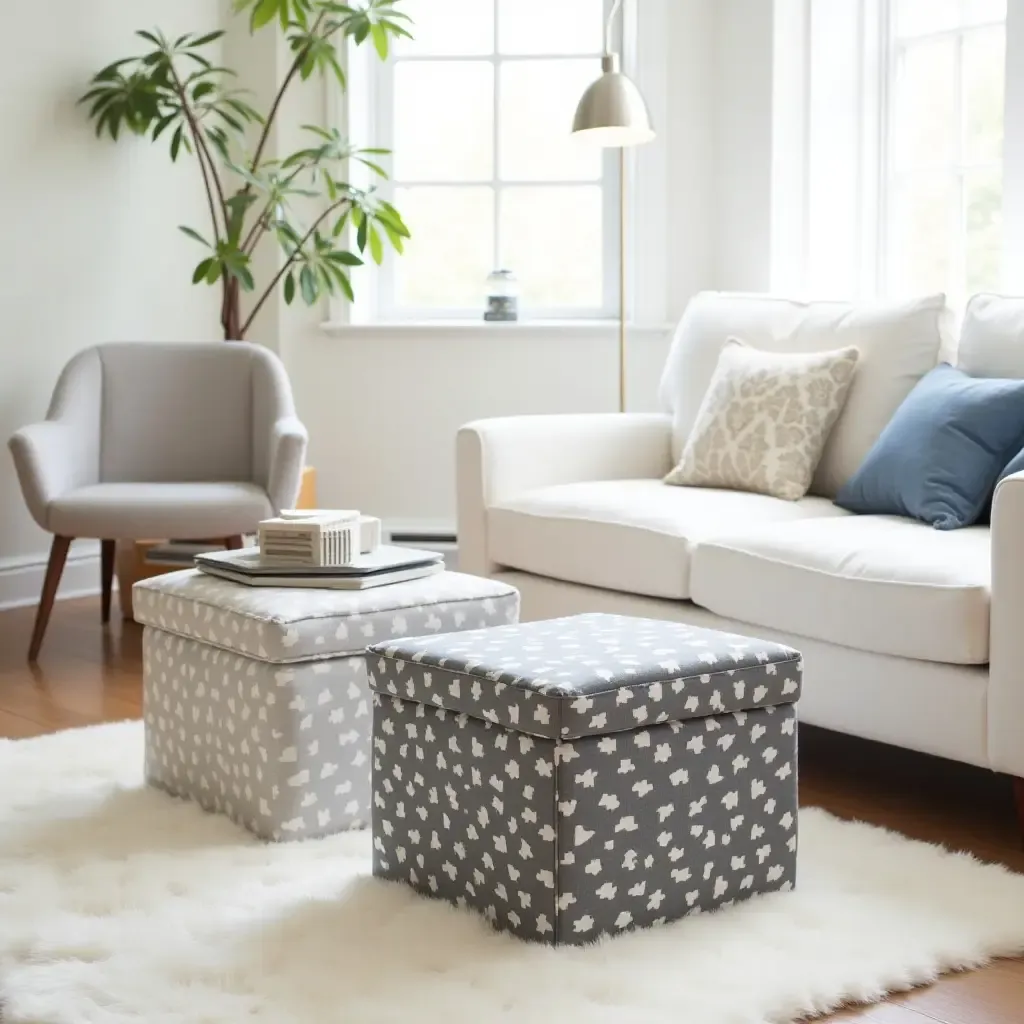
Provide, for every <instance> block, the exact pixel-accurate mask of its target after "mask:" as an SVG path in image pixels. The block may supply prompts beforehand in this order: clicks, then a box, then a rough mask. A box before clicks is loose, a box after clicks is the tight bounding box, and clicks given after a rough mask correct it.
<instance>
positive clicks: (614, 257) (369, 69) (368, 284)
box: [335, 0, 621, 323]
mask: <svg viewBox="0 0 1024 1024" xmlns="http://www.w3.org/2000/svg"><path fill="white" fill-rule="evenodd" d="M488 2H491V3H493V4H494V7H495V18H494V33H495V36H494V52H493V53H491V54H480V55H475V54H474V55H466V56H459V55H455V56H447V55H438V56H428V55H424V56H420V55H410V56H402V57H400V58H397V59H399V60H401V61H408V62H412V61H416V62H427V61H445V62H449V61H451V62H461V61H474V62H478V63H484V62H486V63H490V64H492V65H493V67H494V117H493V121H492V132H493V133H494V136H493V138H494V164H493V173H492V176H491V178H489V179H481V180H466V181H458V182H456V181H425V182H415V181H404V180H403V181H395V180H393V179H390V180H388V181H381V180H380V179H379V178H377V179H374V181H373V183H374V184H375V185H376V186H377V188H378V192H379V194H380V195H381V196H382V197H384V198H386V199H388V200H389V201H391V200H392V199H393V197H394V192H395V189H396V188H409V187H416V186H417V185H419V186H429V187H431V188H435V187H436V188H458V187H474V186H477V187H479V186H483V187H490V188H492V189H494V191H495V203H494V248H495V252H494V256H493V259H494V268H495V269H497V268H498V267H500V266H503V264H502V263H501V262H500V247H501V239H500V228H499V223H500V217H501V207H500V200H501V192H502V191H503V190H504V189H506V188H514V187H554V188H561V187H574V186H575V187H579V186H582V185H587V186H597V187H600V188H601V189H602V204H601V209H602V235H603V237H602V242H603V268H602V270H603V274H602V277H603V280H602V297H603V301H602V303H601V304H600V305H599V306H590V307H582V306H581V307H565V306H560V307H553V308H543V307H541V308H538V307H535V306H530V307H529V308H528V310H527V315H528V316H529V318H530V319H531V320H553V321H562V320H568V321H580V320H605V319H613V318H614V317H616V316H617V315H618V309H619V284H618V268H619V256H620V253H619V233H618V228H617V225H618V210H619V190H620V187H621V182H620V176H619V160H618V150H610V149H609V150H605V151H603V154H602V175H601V177H600V178H595V179H591V180H587V181H583V180H571V181H565V180H562V181H518V180H510V179H502V178H500V177H499V173H498V172H499V145H500V124H499V110H500V103H501V75H500V68H501V65H502V64H503V63H506V62H509V63H511V62H519V61H524V60H530V61H537V60H566V59H571V60H579V59H587V58H591V59H599V58H600V56H601V53H599V52H595V53H573V54H522V55H519V54H511V55H510V54H502V53H499V51H498V32H499V22H498V16H497V6H498V4H497V0H488ZM602 4H603V13H604V15H605V16H607V14H608V13H609V11H610V9H611V4H612V0H602ZM602 38H603V32H602ZM363 49H365V48H363ZM348 56H349V68H350V79H351V80H350V92H351V94H352V95H359V96H361V97H368V102H367V103H366V104H365V108H364V110H360V111H356V110H352V109H350V110H348V111H347V112H346V113H347V116H346V118H345V119H346V121H347V122H348V125H347V130H348V131H349V133H350V134H351V136H352V137H353V138H354V139H357V140H361V139H372V140H373V143H372V144H373V145H374V146H379V147H382V148H386V149H393V148H394V125H393V110H394V79H395V75H394V66H395V63H396V59H395V58H391V59H389V60H388V61H387V62H381V61H379V60H377V59H376V57H373V58H372V60H368V59H367V55H366V53H363V52H360V50H359V49H355V48H353V50H352V51H351V52H350V53H349V55H348ZM335 115H336V117H335V119H336V121H338V120H340V119H341V117H340V115H341V112H340V111H335ZM569 130H570V126H569V125H566V133H567V134H568V132H569ZM387 163H390V161H387ZM353 173H354V172H353ZM360 183H361V182H360ZM399 208H400V204H399ZM399 259H401V257H400V256H398V257H396V256H395V255H394V254H392V253H390V252H389V253H388V254H387V255H386V256H385V259H384V263H383V265H382V266H381V267H379V268H374V269H373V271H372V272H370V273H366V272H363V273H359V274H358V284H359V287H358V290H357V296H358V297H357V306H356V308H355V309H354V310H352V311H351V316H350V319H351V320H354V321H357V322H360V321H361V322H370V323H373V322H384V323H403V322H413V323H416V322H421V323H422V322H426V323H429V322H431V321H438V320H441V321H445V320H447V321H463V320H479V319H480V318H481V316H482V313H483V308H484V294H485V287H486V282H485V281H481V282H480V305H479V306H478V307H476V308H468V307H467V308H439V307H414V306H403V305H399V304H398V303H397V302H396V301H395V299H396V297H397V275H396V273H395V271H396V265H397V261H398V260H399ZM510 269H512V270H513V271H514V272H517V273H519V274H520V275H522V274H523V269H522V268H516V267H511V268H510ZM371 279H372V280H371Z"/></svg>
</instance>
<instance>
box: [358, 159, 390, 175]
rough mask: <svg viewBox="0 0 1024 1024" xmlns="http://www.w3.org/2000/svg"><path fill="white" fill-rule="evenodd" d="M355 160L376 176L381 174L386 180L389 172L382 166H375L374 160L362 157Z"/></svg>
mask: <svg viewBox="0 0 1024 1024" xmlns="http://www.w3.org/2000/svg"><path fill="white" fill-rule="evenodd" d="M355 159H356V160H358V161H359V162H360V163H361V164H364V165H365V166H366V167H369V168H370V170H371V171H373V172H374V174H379V175H380V176H381V177H382V178H385V179H386V178H387V176H388V172H387V171H385V170H384V168H383V167H381V165H380V164H375V163H374V162H373V161H372V160H366V159H364V158H363V157H361V156H357V157H356V158H355Z"/></svg>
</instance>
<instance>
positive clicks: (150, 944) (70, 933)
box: [0, 723, 1024, 1024]
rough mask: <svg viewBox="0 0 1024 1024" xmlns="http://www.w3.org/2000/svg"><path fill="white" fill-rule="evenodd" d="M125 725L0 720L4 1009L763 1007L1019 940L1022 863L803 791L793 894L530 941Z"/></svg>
mask: <svg viewBox="0 0 1024 1024" xmlns="http://www.w3.org/2000/svg"><path fill="white" fill-rule="evenodd" d="M141 763H142V730H141V726H140V725H139V724H138V723H122V724H117V725H109V726H99V727H95V728H92V729H82V730H76V731H71V732H64V733H59V734H57V735H54V736H49V737H45V738H42V739H37V740H22V741H17V742H13V741H7V742H3V741H0V1004H2V1017H3V1020H4V1022H5V1024H29V1022H31V1024H126V1022H132V1024H143V1022H145V1024H241V1022H243V1021H244V1022H252V1024H262V1022H273V1024H292V1022H295V1024H300V1022H301V1024H321V1022H322V1024H333V1022H351V1024H399V1022H401V1024H409V1022H417V1024H454V1022H462V1021H465V1022H471V1024H498V1022H502V1024H508V1022H512V1021H516V1022H520V1021H521V1022H539V1021H544V1020H547V1021H558V1022H559V1024H611V1022H613V1021H614V1022H615V1024H641V1022H643V1024H663V1022H664V1024H668V1022H672V1024H764V1022H771V1024H776V1022H789V1021H791V1020H794V1019H796V1018H798V1017H801V1016H804V1015H810V1014H814V1013H823V1012H825V1011H828V1010H830V1009H832V1008H834V1007H836V1006H837V1005H839V1004H841V1003H843V1002H847V1001H864V1002H869V1001H874V1000H875V999H877V998H879V997H881V996H882V995H883V994H884V993H886V992H891V991H894V990H902V989H907V988H911V987H913V986H915V985H919V984H921V983H923V982H927V981H930V980H932V979H934V978H935V977H936V976H938V975H939V974H941V973H943V972H946V971H949V970H953V969H957V968H965V967H972V966H976V965H979V964H981V963H984V962H985V961H987V960H988V959H990V958H992V957H996V956H1001V955H1011V954H1017V953H1020V952H1022V951H1024V877H1022V876H1017V875H1014V874H1011V873H1010V872H1008V871H1006V870H1005V869H1003V868H1001V867H995V866H988V865H982V864H980V863H979V862H977V861H976V860H974V859H972V858H971V857H969V856H965V855H954V854H950V853H948V852H945V851H943V850H941V849H940V848H938V847H932V846H927V845H924V844H921V843H915V842H910V841H909V840H907V839H904V838H902V837H900V836H898V835H895V834H892V833H889V832H885V831H883V830H880V829H876V828H872V827H869V826H866V825H858V824H849V823H844V822H841V821H839V820H837V819H835V818H833V817H830V816H829V815H827V814H825V813H823V812H820V811H804V812H803V813H802V814H801V836H800V879H799V886H798V889H797V891H796V892H794V893H785V894H779V895H775V896H771V897H767V898H763V899H760V900H754V901H751V902H749V903H746V904H744V905H742V906H740V907H736V908H733V909H730V910H727V911H724V912H722V913H720V914H716V915H709V916H704V917H696V918H691V919H689V920H686V921H683V922H679V923H677V924H674V925H670V926H667V927H664V928H661V929H656V930H654V931H650V932H646V933H642V934H635V935H631V936H627V937H624V938H620V939H617V940H615V941H613V942H608V943H605V944H603V945H601V946H597V947H592V948H589V949H585V950H558V951H554V950H550V949H546V948H543V947H539V946H529V945H524V944H520V943H518V942H516V941H514V940H511V939H508V938H506V937H504V936H501V935H497V934H494V933H492V932H491V931H490V930H489V928H488V927H487V926H486V925H484V924H483V923H482V922H481V921H480V920H479V919H477V918H476V917H474V916H472V915H470V914H460V913H457V912H456V911H454V910H452V909H451V908H449V907H448V906H447V905H444V904H441V903H437V902H433V901H430V900H425V899H421V898H419V897H417V896H415V895H413V894H412V893H411V892H409V891H407V890H406V889H405V888H404V887H402V886H392V885H386V884H383V883H379V882H376V881H374V880H373V879H372V878H370V877H369V876H368V870H369V849H370V843H369V837H368V835H367V834H366V833H352V834H344V835H340V836H336V837H333V838H331V839H327V840H322V841H319V842H311V843H306V844H294V845H276V846H267V845H263V844H261V843H259V842H257V841H255V840H254V839H252V838H251V837H250V836H248V835H247V834H246V833H245V832H242V831H240V830H239V829H237V828H236V827H235V826H233V825H232V824H230V823H229V822H227V821H226V820H224V819H221V818H218V817H215V816H210V815H205V814H203V813H201V812H200V811H199V810H197V809H196V808H195V807H194V806H192V805H191V804H188V803H185V802H181V801H176V800H173V799H171V798H169V797H167V796H164V795H162V794H160V793H157V792H153V791H150V790H147V789H146V788H145V787H143V785H142V775H141Z"/></svg>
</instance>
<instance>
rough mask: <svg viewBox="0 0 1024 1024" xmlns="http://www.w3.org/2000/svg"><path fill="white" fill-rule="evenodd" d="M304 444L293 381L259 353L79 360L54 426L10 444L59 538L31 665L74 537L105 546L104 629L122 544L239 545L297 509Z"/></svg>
mask: <svg viewBox="0 0 1024 1024" xmlns="http://www.w3.org/2000/svg"><path fill="white" fill-rule="evenodd" d="M306 440H307V437H306V430H305V428H304V427H303V425H302V424H301V423H300V422H299V420H298V419H297V418H296V416H295V407H294V404H293V402H292V393H291V386H290V385H289V382H288V376H287V374H286V373H285V369H284V367H283V365H282V364H281V361H280V360H279V359H278V358H277V357H276V356H275V355H273V354H272V353H271V352H268V351H267V350H266V349H263V348H260V347H259V346H256V345H248V344H244V343H241V342H232V343H225V342H217V343H213V344H191V343H180V344H179V343H171V344H161V343H154V344H148V343H147V344H132V343H124V344H112V345H100V346H98V347H96V348H90V349H86V350H85V351H84V352H80V353H79V354H78V355H77V356H75V357H74V359H72V360H71V362H70V363H68V365H67V366H66V367H65V368H64V371H63V373H62V374H61V376H60V380H59V381H58V382H57V387H56V389H55V390H54V393H53V398H52V399H51V402H50V410H49V412H48V413H47V416H46V419H45V421H43V422H42V423H36V424H34V425H32V426H29V427H25V428H24V429H22V430H19V431H18V432H17V433H16V434H15V435H14V436H13V437H12V438H11V441H10V447H11V451H12V453H13V454H14V462H15V465H16V467H17V470H18V478H19V480H20V481H21V488H22V491H23V492H24V494H25V501H26V502H27V504H28V507H29V510H30V511H31V513H32V516H33V518H34V519H35V521H36V522H37V523H38V524H39V525H40V526H41V527H42V528H43V529H44V530H47V531H49V532H50V533H52V534H53V535H54V538H53V545H52V547H51V549H50V561H49V565H48V567H47V571H46V580H45V582H44V584H43V593H42V596H41V598H40V601H39V611H38V613H37V615H36V624H35V630H34V632H33V634H32V642H31V646H30V648H29V658H30V659H32V660H34V659H35V658H36V656H37V655H38V653H39V648H40V646H41V644H42V641H43V635H44V633H45V632H46V625H47V622H48V621H49V618H50V611H51V609H52V607H53V599H54V596H55V594H56V591H57V585H58V584H59V582H60V577H61V573H62V572H63V569H64V561H65V559H66V557H67V552H68V547H69V545H70V544H71V541H72V540H73V539H74V538H76V537H93V538H98V539H100V540H102V542H103V544H102V552H103V554H102V584H103V605H102V615H103V621H104V622H107V621H108V620H109V618H110V593H111V587H112V582H113V572H114V545H115V542H116V541H118V540H143V539H147V538H157V539H159V538H167V537H174V538H178V539H182V540H186V539H195V540H198V539H204V540H205V539H208V538H209V539H213V538H217V539H221V538H223V540H224V542H225V543H226V544H227V545H228V546H237V545H238V544H239V543H240V535H241V534H243V533H246V532H249V531H253V530H254V529H255V528H256V524H257V523H258V522H259V521H260V520H261V519H266V518H267V517H269V516H271V515H274V514H276V513H277V512H279V511H280V510H281V509H282V508H289V507H290V506H291V505H292V504H293V503H294V502H295V499H296V497H297V495H298V491H299V484H300V480H301V475H302V468H303V461H304V459H305V454H306Z"/></svg>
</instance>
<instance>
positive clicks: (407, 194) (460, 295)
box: [394, 186, 494, 316]
mask: <svg viewBox="0 0 1024 1024" xmlns="http://www.w3.org/2000/svg"><path fill="white" fill-rule="evenodd" d="M395 204H396V205H397V207H398V209H399V210H401V212H402V216H403V218H404V219H405V221H406V223H407V224H408V225H409V231H410V232H411V234H412V238H410V239H409V241H408V242H407V243H406V249H405V255H403V256H401V257H399V258H398V259H396V260H395V262H394V266H395V275H396V281H397V301H398V304H399V306H413V307H419V308H428V309H429V308H434V309H443V308H455V309H479V310H480V315H481V316H483V308H484V292H485V291H486V282H487V275H488V274H489V273H490V272H491V271H492V270H493V269H494V267H493V260H494V191H493V190H492V189H490V188H484V187H479V186H477V187H461V188H460V187H454V188H443V187H429V186H428V187H426V188H399V189H396V190H395Z"/></svg>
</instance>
